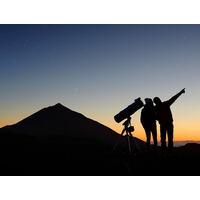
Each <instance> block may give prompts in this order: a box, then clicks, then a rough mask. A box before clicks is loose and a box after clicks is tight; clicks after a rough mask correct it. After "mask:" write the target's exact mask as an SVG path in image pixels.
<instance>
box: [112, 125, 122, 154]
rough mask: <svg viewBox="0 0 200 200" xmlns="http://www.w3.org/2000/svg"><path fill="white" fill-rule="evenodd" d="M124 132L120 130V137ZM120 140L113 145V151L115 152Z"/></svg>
mask: <svg viewBox="0 0 200 200" xmlns="http://www.w3.org/2000/svg"><path fill="white" fill-rule="evenodd" d="M124 131H125V129H123V130H122V133H121V136H123V134H124ZM120 140H121V138H119V140H118V141H117V142H116V143H115V145H114V147H113V151H115V150H116V148H117V146H118V144H119V142H120Z"/></svg>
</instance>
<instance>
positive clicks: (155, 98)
mask: <svg viewBox="0 0 200 200" xmlns="http://www.w3.org/2000/svg"><path fill="white" fill-rule="evenodd" d="M153 102H154V103H155V104H156V105H160V104H161V103H162V101H161V100H160V98H159V97H154V99H153Z"/></svg>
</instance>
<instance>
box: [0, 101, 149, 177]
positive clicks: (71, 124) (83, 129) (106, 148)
mask: <svg viewBox="0 0 200 200" xmlns="http://www.w3.org/2000/svg"><path fill="white" fill-rule="evenodd" d="M117 141H120V144H119V146H118V149H119V150H118V152H119V151H122V152H123V151H124V152H125V153H126V151H128V144H127V138H126V137H122V136H121V135H119V134H118V133H116V132H115V131H113V130H112V129H110V128H108V127H106V126H104V125H102V124H101V123H99V122H97V121H94V120H92V119H89V118H87V117H85V116H84V115H82V114H80V113H77V112H75V111H72V110H70V109H69V108H67V107H65V106H63V105H62V104H60V103H58V104H56V105H54V106H49V107H46V108H43V109H41V110H39V111H38V112H36V113H34V114H32V115H30V116H29V117H27V118H25V119H23V120H21V121H19V122H18V123H16V124H14V125H9V126H5V127H3V128H1V129H0V152H3V153H2V156H3V157H2V159H1V161H0V174H4V175H5V174H7V175H11V174H14V175H22V174H25V175H65V174H70V175H73V174H74V175H78V174H84V175H87V174H91V173H93V174H95V173H96V172H98V171H99V170H100V171H101V172H106V173H110V172H112V173H113V172H114V171H115V170H116V172H117V173H118V169H119V168H121V166H122V168H123V165H124V164H123V163H121V161H120V156H121V155H118V154H117V153H118V152H117V151H116V152H114V151H113V146H114V145H115V144H116V142H117ZM135 141H136V143H137V145H138V146H140V149H143V148H145V147H146V145H145V142H143V141H142V140H139V139H137V138H135ZM5 163H6V165H5ZM16 163H17V164H16ZM1 164H2V165H1ZM80 166H81V167H80ZM116 166H117V167H116ZM4 167H5V168H4Z"/></svg>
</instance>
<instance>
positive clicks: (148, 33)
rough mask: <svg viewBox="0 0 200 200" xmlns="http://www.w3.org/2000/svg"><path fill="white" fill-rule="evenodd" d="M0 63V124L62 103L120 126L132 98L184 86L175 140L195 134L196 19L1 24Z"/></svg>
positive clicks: (199, 53) (199, 61) (198, 134)
mask: <svg viewBox="0 0 200 200" xmlns="http://www.w3.org/2000/svg"><path fill="white" fill-rule="evenodd" d="M0 67H1V73H0V89H1V95H0V96H1V98H0V127H3V126H5V125H8V124H13V123H16V122H17V121H19V120H21V119H23V118H25V117H27V116H29V115H31V114H32V113H34V112H36V111H38V110H40V109H41V108H43V107H47V106H49V105H54V104H56V103H58V102H60V103H62V104H63V105H65V106H66V107H68V108H70V109H72V110H74V111H77V112H80V113H82V114H84V115H85V116H87V117H89V118H92V119H94V120H96V121H99V122H100V123H103V124H105V125H107V126H109V127H110V128H112V129H114V130H116V131H117V132H120V131H121V129H122V126H121V124H117V123H116V122H115V121H114V119H113V116H114V115H115V114H117V113H118V112H119V111H121V110H122V109H124V108H125V107H127V106H128V105H130V104H131V103H133V101H134V99H136V98H138V97H141V98H142V99H144V98H145V97H150V98H153V97H155V96H159V97H160V98H161V100H167V99H169V98H170V97H171V96H173V95H174V94H176V93H177V92H179V91H180V90H181V89H183V88H186V93H185V94H183V95H182V96H181V97H180V98H179V99H178V100H177V101H176V102H175V103H174V104H173V105H172V107H171V109H172V112H173V116H174V125H175V140H200V124H199V123H200V104H199V99H200V92H199V86H200V78H199V75H200V25H0ZM140 112H141V111H138V112H137V113H136V114H134V115H133V116H132V122H133V125H134V126H135V132H134V135H135V136H137V137H139V138H141V139H145V133H144V131H143V128H142V126H141V124H140V122H139V118H140Z"/></svg>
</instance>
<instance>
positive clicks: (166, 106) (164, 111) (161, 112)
mask: <svg viewBox="0 0 200 200" xmlns="http://www.w3.org/2000/svg"><path fill="white" fill-rule="evenodd" d="M183 93H185V88H184V89H183V90H181V91H180V92H179V93H178V94H176V95H174V96H173V97H172V98H171V99H169V100H168V101H164V102H162V101H161V100H160V98H158V97H155V98H154V99H153V101H154V103H155V104H156V106H155V108H156V117H157V120H158V122H159V124H160V134H161V147H162V148H165V147H166V134H167V135H168V147H169V149H171V148H172V147H173V132H174V126H173V117H172V112H171V109H170V106H171V105H172V104H173V103H174V102H175V101H176V99H177V98H178V97H179V96H180V95H181V94H183Z"/></svg>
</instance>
